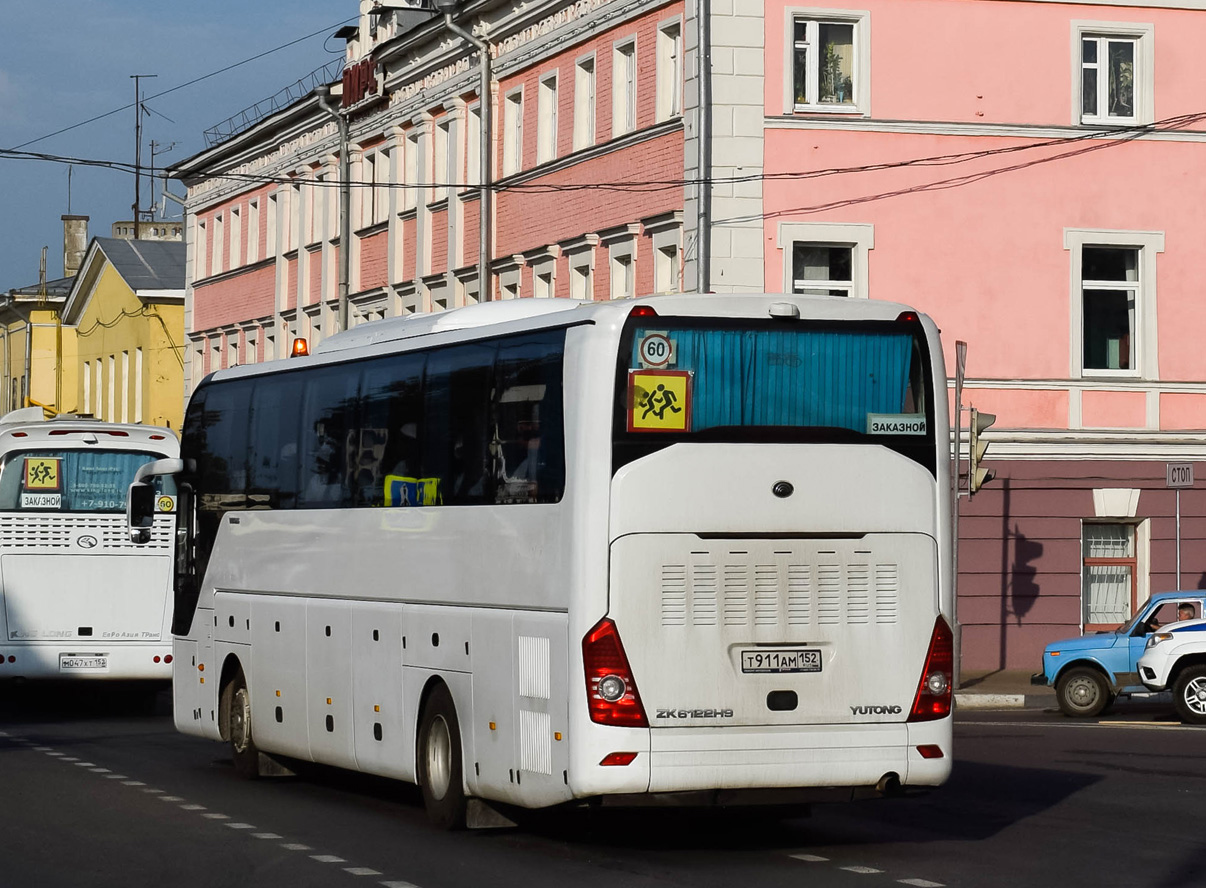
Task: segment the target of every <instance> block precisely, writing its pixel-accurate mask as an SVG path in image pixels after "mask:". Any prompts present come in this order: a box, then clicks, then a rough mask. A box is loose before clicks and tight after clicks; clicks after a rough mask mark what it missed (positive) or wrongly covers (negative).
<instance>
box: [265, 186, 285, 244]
mask: <svg viewBox="0 0 1206 888" xmlns="http://www.w3.org/2000/svg"><path fill="white" fill-rule="evenodd" d="M267 203H268V205H267V207H266V209H265V211H264V225H265V227H266V228H267V231H266V232H265V239H264V254H265V256H264V258H268V257H269V256H279V255H280V250H278V249H277V242H276V235H277V228H276V227H277V220H278V219H280V206H281V201H280V192H279V191H278V192H276V193H274V194H270V195H268V202H267Z"/></svg>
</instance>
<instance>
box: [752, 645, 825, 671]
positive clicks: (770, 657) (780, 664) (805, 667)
mask: <svg viewBox="0 0 1206 888" xmlns="http://www.w3.org/2000/svg"><path fill="white" fill-rule="evenodd" d="M741 671H742V672H820V671H821V652H820V651H819V650H817V649H815V648H811V649H808V648H805V649H798V650H794V651H793V650H779V651H775V650H749V651H742V652H741Z"/></svg>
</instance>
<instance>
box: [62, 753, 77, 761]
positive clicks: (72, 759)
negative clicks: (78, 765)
mask: <svg viewBox="0 0 1206 888" xmlns="http://www.w3.org/2000/svg"><path fill="white" fill-rule="evenodd" d="M62 761H65V762H78V761H79V759H77V758H71V757H70V756H66V755H65V756H63V758H62Z"/></svg>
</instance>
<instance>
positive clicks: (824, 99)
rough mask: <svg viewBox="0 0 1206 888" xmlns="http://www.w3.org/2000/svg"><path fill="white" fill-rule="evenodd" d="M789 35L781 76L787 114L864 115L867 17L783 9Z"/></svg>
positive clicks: (866, 110)
mask: <svg viewBox="0 0 1206 888" xmlns="http://www.w3.org/2000/svg"><path fill="white" fill-rule="evenodd" d="M788 28H789V31H788V33H790V34H791V35H792V40H791V44H790V46H789V47H788V49H789V59H788V64H787V66H786V69H785V71H786V73H787V74H788V77H789V83H788V84H787V90H788V99H789V101H788V102H787V103H785V105H786V107H785V110H786V112H787V113H789V114H790V113H792V112H794V111H809V112H816V111H844V112H849V111H860V112H862V113H864V114H866V113H869V110H870V109H869V107H868V106H869V104H870V98H869V97H870V89H869V84H868V81H869V80H870V76H869V75H870V51H869V42H870V38H869V32H870V21H869V17H868V15H867V13H861V14H851V13H849V12H840V11H834V12H833V13H829V12H827V11H815V12H813V11H810V12H809V13H808V14H806V15H801V14H800V13H799V11H794V12H793V11H792V10H788Z"/></svg>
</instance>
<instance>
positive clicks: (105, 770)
mask: <svg viewBox="0 0 1206 888" xmlns="http://www.w3.org/2000/svg"><path fill="white" fill-rule="evenodd" d="M92 773H93V774H109V773H111V772H110V771H109V769H108V768H93V769H92Z"/></svg>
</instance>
